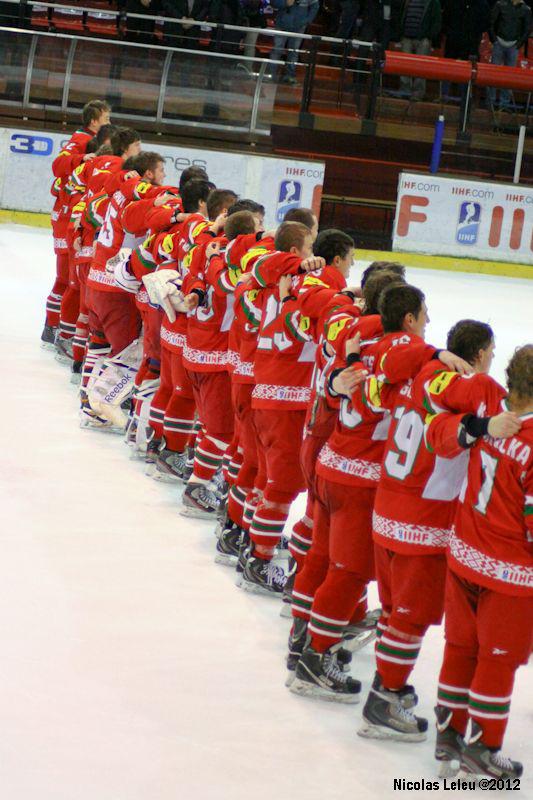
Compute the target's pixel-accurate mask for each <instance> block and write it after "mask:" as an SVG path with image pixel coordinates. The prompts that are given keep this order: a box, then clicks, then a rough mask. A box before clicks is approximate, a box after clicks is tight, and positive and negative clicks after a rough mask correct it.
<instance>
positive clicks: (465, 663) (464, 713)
mask: <svg viewBox="0 0 533 800" xmlns="http://www.w3.org/2000/svg"><path fill="white" fill-rule="evenodd" d="M476 666H477V653H476V650H475V649H467V648H465V647H460V646H459V645H455V644H450V643H449V642H446V646H445V648H444V659H443V662H442V667H441V670H440V675H439V688H438V701H439V705H441V706H445V707H446V708H449V709H450V710H451V711H452V720H451V726H452V728H453V729H454V730H456V731H458V733H460V734H461V735H464V732H465V730H466V724H467V721H468V701H469V692H470V684H471V682H472V678H473V677H474V673H475V671H476Z"/></svg>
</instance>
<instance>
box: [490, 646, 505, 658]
mask: <svg viewBox="0 0 533 800" xmlns="http://www.w3.org/2000/svg"><path fill="white" fill-rule="evenodd" d="M492 655H493V656H505V655H507V650H500V649H499V648H498V647H493V648H492Z"/></svg>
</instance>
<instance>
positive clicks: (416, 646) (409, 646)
mask: <svg viewBox="0 0 533 800" xmlns="http://www.w3.org/2000/svg"><path fill="white" fill-rule="evenodd" d="M379 641H380V643H381V644H388V645H390V647H399V648H400V649H401V650H420V645H421V643H422V640H420V642H418V643H409V642H402V641H399V640H397V639H389V637H388V635H387V634H385V635H384V636H382V637H381V639H380V640H379Z"/></svg>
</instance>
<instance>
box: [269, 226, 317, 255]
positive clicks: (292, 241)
mask: <svg viewBox="0 0 533 800" xmlns="http://www.w3.org/2000/svg"><path fill="white" fill-rule="evenodd" d="M310 233H311V231H310V230H309V228H308V227H307V225H302V223H301V222H282V223H281V225H280V226H279V228H278V229H277V231H276V237H275V239H274V247H275V248H276V250H281V252H282V253H289V252H290V249H291V247H297V248H298V250H301V249H302V247H303V246H304V242H305V240H306V238H307V237H308V236H309V235H310Z"/></svg>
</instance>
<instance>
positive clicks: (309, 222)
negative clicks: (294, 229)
mask: <svg viewBox="0 0 533 800" xmlns="http://www.w3.org/2000/svg"><path fill="white" fill-rule="evenodd" d="M283 222H300V223H301V224H302V225H306V226H307V227H308V228H309V230H311V228H312V227H313V225H314V224H315V223H316V214H315V212H314V211H313V209H311V208H291V209H290V210H289V211H287V213H286V214H285V216H284V217H283Z"/></svg>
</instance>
